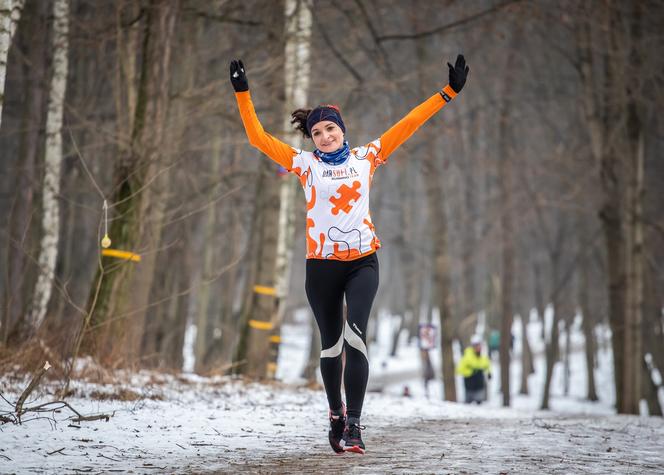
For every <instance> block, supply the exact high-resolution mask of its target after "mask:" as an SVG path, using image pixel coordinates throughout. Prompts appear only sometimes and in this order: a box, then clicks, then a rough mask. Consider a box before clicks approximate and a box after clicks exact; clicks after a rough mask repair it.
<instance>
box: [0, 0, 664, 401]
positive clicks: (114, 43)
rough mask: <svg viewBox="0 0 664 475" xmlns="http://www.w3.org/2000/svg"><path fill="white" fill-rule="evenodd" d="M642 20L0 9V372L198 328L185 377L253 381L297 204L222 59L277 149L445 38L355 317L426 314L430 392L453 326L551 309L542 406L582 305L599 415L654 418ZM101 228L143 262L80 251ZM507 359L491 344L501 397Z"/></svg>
mask: <svg viewBox="0 0 664 475" xmlns="http://www.w3.org/2000/svg"><path fill="white" fill-rule="evenodd" d="M663 32H664V8H663V6H662V4H661V2H657V1H654V0H638V1H632V2H623V1H618V0H601V1H600V0H569V1H563V2H550V1H538V0H532V1H525V0H524V1H517V0H511V1H510V0H503V1H488V0H486V1H485V0H475V1H473V2H462V1H458V0H457V1H453V0H449V1H437V2H431V1H429V0H427V1H425V0H411V1H399V0H330V1H327V2H319V1H317V0H313V1H311V0H309V1H304V0H288V1H286V0H284V1H258V0H256V1H253V0H244V1H239V0H238V1H235V0H215V1H207V0H117V1H92V0H25V1H23V0H2V1H1V2H0V87H1V88H2V89H1V90H0V106H1V109H0V110H1V113H2V115H1V122H0V164H1V168H0V170H1V175H0V210H1V213H2V214H1V215H0V216H1V217H2V219H1V220H0V230H1V231H2V232H1V233H0V255H1V260H0V262H3V263H4V265H3V266H2V272H0V289H1V294H0V302H2V307H1V309H2V310H1V312H0V313H1V315H2V320H1V325H0V361H1V362H2V363H3V364H10V363H14V362H17V361H18V362H21V363H23V364H25V365H26V367H28V366H29V365H30V364H34V362H36V361H38V360H40V359H41V358H42V357H43V354H44V353H46V354H49V355H55V362H56V363H57V362H58V361H59V362H60V363H58V364H57V366H56V367H57V369H58V371H60V374H61V375H63V376H66V375H67V374H68V372H69V371H70V369H71V365H72V361H73V359H72V357H73V356H75V355H78V356H82V355H89V356H92V357H93V358H94V359H95V360H96V361H98V362H99V363H100V364H102V365H105V366H108V367H118V366H129V367H135V368H137V367H154V368H161V369H172V370H178V369H180V368H182V364H183V361H182V348H183V345H184V338H185V332H186V331H187V328H188V327H191V326H192V325H194V326H195V328H196V338H195V344H194V349H195V356H196V367H195V370H196V371H197V372H200V373H212V372H229V371H234V372H238V373H243V374H247V375H250V376H254V377H265V376H269V375H271V374H273V373H274V362H275V361H276V354H277V352H278V349H279V344H280V331H279V329H280V324H281V323H282V322H283V321H288V320H289V319H291V318H292V314H293V311H294V310H295V309H297V308H299V307H303V306H306V305H307V304H306V298H305V296H304V291H303V289H304V286H303V273H304V259H303V256H304V253H305V251H304V249H305V245H304V244H305V224H306V223H305V207H304V200H303V197H302V192H301V191H300V189H299V183H297V180H295V178H294V177H292V176H285V177H284V176H280V175H279V174H278V172H277V170H276V168H275V166H274V164H273V163H271V162H270V161H269V160H267V159H266V158H265V157H263V156H261V155H260V154H259V153H258V152H256V151H255V150H253V149H252V148H251V147H250V146H249V145H248V143H247V140H246V136H245V133H244V130H243V128H242V124H241V121H240V119H239V115H238V112H237V107H236V105H235V99H234V96H233V92H232V88H231V87H230V84H229V83H228V63H229V61H230V59H232V58H242V59H243V60H244V63H245V65H246V66H247V70H248V76H249V81H250V87H251V91H252V98H253V100H254V103H255V104H256V107H257V111H258V114H259V117H260V118H261V121H262V123H263V124H264V126H265V128H266V129H267V130H268V131H270V132H271V133H273V134H274V135H276V136H278V137H280V138H282V139H284V140H286V141H288V142H289V143H292V144H294V145H297V141H298V140H299V138H298V137H297V135H295V134H294V133H293V131H292V130H289V127H288V121H287V117H288V112H289V111H291V110H293V109H294V108H296V106H297V107H301V106H303V105H307V106H309V107H313V106H315V105H316V104H318V103H336V104H339V105H340V107H341V110H342V113H343V115H344V120H345V122H346V123H347V124H348V139H349V141H350V143H351V144H355V145H360V144H364V143H367V142H369V141H370V140H373V139H375V138H377V137H378V136H379V135H380V134H381V133H382V132H384V131H385V130H386V129H387V128H388V127H389V126H390V125H392V124H393V123H394V122H396V121H397V120H398V119H400V118H401V117H402V116H403V115H405V114H406V113H407V112H408V111H409V110H410V108H412V107H414V106H415V105H417V104H418V103H419V102H421V101H422V100H424V99H426V98H427V97H429V96H430V95H431V94H433V93H435V91H436V90H437V89H439V88H441V87H442V86H444V85H445V84H446V82H447V67H446V66H445V62H446V61H452V60H453V59H454V57H455V56H456V54H457V53H459V52H462V53H464V54H465V55H466V58H467V60H468V62H469V64H470V67H471V72H470V77H469V81H468V83H467V85H466V88H465V89H464V91H463V92H462V94H461V95H460V96H459V98H458V99H457V100H456V101H455V102H454V103H453V104H452V105H451V106H450V107H448V108H446V109H445V110H444V111H443V112H441V113H440V114H438V115H437V116H435V117H434V118H432V119H431V120H430V121H429V123H427V124H426V125H425V126H424V127H423V128H422V129H421V130H420V131H419V132H418V133H417V134H416V135H415V136H413V138H412V139H411V140H410V141H408V142H407V143H406V144H405V145H404V146H403V147H402V149H401V150H399V152H398V153H396V154H395V155H394V156H393V157H392V158H391V159H390V163H389V164H388V166H386V167H384V168H381V169H380V171H379V172H378V174H377V176H376V185H377V186H375V189H374V193H373V197H372V209H373V220H374V222H375V223H376V227H377V232H378V234H379V236H380V237H381V240H382V242H383V249H381V250H380V251H379V252H380V260H381V268H382V277H381V281H382V282H381V286H380V289H379V294H378V297H377V299H376V303H375V305H374V307H375V308H374V317H375V318H378V316H379V315H381V314H386V313H389V314H392V315H400V316H401V326H400V328H399V329H398V332H397V334H396V335H395V347H394V352H396V351H398V348H397V346H396V341H397V337H398V335H399V334H402V332H406V333H407V334H408V335H409V338H411V339H412V338H416V336H417V325H418V323H420V322H422V321H436V323H437V324H438V325H439V326H440V328H441V332H440V336H441V345H442V349H443V351H442V352H441V355H442V361H441V362H440V363H441V364H440V366H441V367H442V372H443V379H444V386H445V397H446V398H447V399H454V397H455V396H454V394H455V390H454V378H453V359H452V358H453V353H452V343H453V342H454V341H455V340H458V341H460V342H462V343H463V344H465V343H466V342H467V341H468V338H469V336H470V334H471V333H472V332H473V330H474V328H475V325H476V323H477V321H478V319H479V318H485V319H486V324H487V325H486V328H487V330H489V329H496V330H499V331H500V332H501V334H502V335H503V336H505V335H508V334H509V333H510V329H511V327H512V324H513V321H515V320H514V317H519V318H518V321H520V322H521V324H522V325H524V328H525V323H526V321H527V319H529V318H530V316H531V312H532V314H533V316H536V318H540V319H543V320H544V315H545V313H546V311H547V309H548V312H550V313H549V314H550V315H551V316H552V319H550V320H546V330H545V331H546V334H547V339H546V341H547V348H546V360H547V365H546V370H547V377H546V387H545V391H544V398H543V401H542V407H544V408H546V407H548V397H549V393H550V387H549V386H550V383H551V377H552V374H553V370H554V367H555V364H556V363H557V362H561V361H562V362H565V361H568V358H567V356H568V355H569V352H570V351H571V344H570V341H569V335H570V332H569V331H567V332H565V334H566V335H567V337H568V339H567V341H559V340H560V338H559V336H560V331H561V329H569V328H570V327H571V326H572V325H574V324H575V318H576V316H577V315H578V316H581V317H582V318H581V325H582V328H583V331H584V334H585V336H586V344H585V352H586V361H587V366H588V368H593V367H594V364H595V355H596V351H597V348H596V344H595V336H594V329H595V328H596V326H597V325H599V324H602V323H604V324H607V325H609V326H610V329H611V333H612V348H613V355H614V358H613V361H614V369H615V384H616V395H617V398H616V399H617V400H616V404H617V408H618V410H619V411H620V412H625V413H638V411H639V401H640V400H641V399H646V400H647V401H648V404H649V410H650V412H651V414H652V413H657V414H661V408H660V407H659V403H658V402H657V396H656V387H655V386H654V383H653V382H652V379H651V377H650V375H649V373H648V370H647V367H646V364H645V360H644V356H645V355H647V354H649V355H651V356H652V358H653V362H654V365H655V366H656V367H658V368H660V369H664V344H663V343H664V339H663V336H662V334H663V331H662V330H663V326H664V320H663V317H662V303H663V299H662V297H663V295H662V289H664V286H663V285H662V284H663V282H662V279H663V277H664V269H663V267H662V262H664V260H663V259H662V258H663V255H662V254H663V253H664V251H663V250H662V249H664V246H662V244H663V238H664V212H663V211H662V210H664V206H662V205H663V204H664V203H663V201H664V196H663V195H662V193H661V192H660V191H659V190H661V189H662V187H663V186H664V163H662V160H661V159H659V157H660V155H661V153H662V149H663V145H664V143H663V138H664V135H663V126H662V120H661V118H660V116H659V114H658V113H657V112H658V111H659V109H660V108H661V107H662V105H664V97H663V93H664V87H663V77H662V71H664V67H663V66H664V64H663V62H664V60H663V59H662V55H661V53H660V52H661V50H662V46H664V45H663V43H664V33H663ZM302 146H304V147H305V148H307V147H310V146H311V144H310V143H303V144H302ZM105 202H106V204H107V209H104V203H105ZM106 215H107V216H108V220H107V221H106V219H105V216H106ZM107 231H108V235H109V237H110V238H111V240H112V245H111V248H113V249H119V250H124V251H131V252H133V253H135V254H136V255H140V259H141V260H140V262H136V261H132V260H126V259H118V258H117V257H111V256H105V255H102V253H101V250H102V248H101V246H100V242H101V240H102V237H103V236H104V235H105V234H106V232H107ZM257 286H258V287H257ZM261 289H276V290H274V291H271V292H266V291H262V290H261ZM373 326H374V327H375V325H373ZM523 333H524V334H525V332H523ZM315 340H316V332H313V337H312V350H311V355H312V356H311V360H312V362H313V364H312V365H310V371H309V376H310V377H311V375H312V374H314V373H313V371H311V368H314V369H315V364H316V360H317V354H318V350H317V349H316V348H317V343H316V341H315ZM525 343H527V341H526V342H525ZM521 357H522V358H523V364H524V368H529V367H530V368H532V361H531V359H532V355H531V354H530V351H529V349H528V347H527V344H526V345H525V347H524V351H522V352H521ZM49 358H50V359H51V360H53V359H54V358H53V356H50V357H49ZM509 359H510V348H509V338H506V337H503V338H501V349H500V360H501V362H502V365H501V387H502V388H503V403H504V404H505V405H509V403H510V398H509V395H510V386H509V378H508V376H509V365H508V364H507V362H508V361H509ZM52 362H53V361H52ZM270 363H272V364H270ZM527 376H528V371H525V370H524V371H523V377H522V381H521V387H520V391H522V392H527V391H528V387H527V382H528V381H527ZM588 397H589V398H591V399H593V398H596V397H597V395H596V391H595V388H594V381H593V378H592V371H589V378H588Z"/></svg>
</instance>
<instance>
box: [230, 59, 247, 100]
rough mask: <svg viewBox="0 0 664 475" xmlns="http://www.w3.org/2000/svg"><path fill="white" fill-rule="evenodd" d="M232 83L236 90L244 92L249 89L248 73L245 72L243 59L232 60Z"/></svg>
mask: <svg viewBox="0 0 664 475" xmlns="http://www.w3.org/2000/svg"><path fill="white" fill-rule="evenodd" d="M231 84H233V89H235V92H244V91H248V90H249V83H248V82H247V75H246V73H245V72H244V64H242V60H241V59H237V60H236V59H234V60H233V61H231Z"/></svg>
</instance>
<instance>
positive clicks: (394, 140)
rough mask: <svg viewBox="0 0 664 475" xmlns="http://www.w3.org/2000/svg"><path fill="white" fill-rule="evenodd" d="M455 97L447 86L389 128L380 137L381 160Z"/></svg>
mask: <svg viewBox="0 0 664 475" xmlns="http://www.w3.org/2000/svg"><path fill="white" fill-rule="evenodd" d="M456 95H457V93H456V92H454V89H452V88H451V87H450V86H449V84H448V85H447V86H445V87H444V88H443V90H442V93H441V92H437V93H436V94H435V95H433V96H431V97H430V98H429V99H427V100H426V101H424V102H423V103H422V104H420V105H419V106H417V107H416V108H415V109H413V110H412V111H410V112H409V113H408V115H406V117H404V118H403V119H401V120H400V121H399V122H397V123H396V124H394V125H393V126H392V127H390V129H389V130H388V131H387V132H385V133H384V134H383V135H381V136H380V156H381V159H382V160H387V157H389V156H390V155H391V154H392V152H394V151H395V150H396V149H397V148H399V146H400V145H401V144H402V143H404V142H405V141H406V140H408V139H409V138H410V136H411V135H413V133H414V132H415V131H416V130H417V129H419V127H420V126H421V125H422V124H424V123H425V122H426V121H427V120H429V119H430V118H431V116H433V115H434V114H435V113H436V112H438V111H439V110H440V109H442V108H443V107H444V106H445V105H446V104H447V103H448V102H449V101H451V100H452V99H454V97H455V96H456Z"/></svg>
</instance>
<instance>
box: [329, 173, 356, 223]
mask: <svg viewBox="0 0 664 475" xmlns="http://www.w3.org/2000/svg"><path fill="white" fill-rule="evenodd" d="M360 186H361V183H360V182H359V181H354V182H353V187H352V188H350V187H349V186H348V185H346V184H343V185H341V186H340V187H339V188H337V193H339V195H340V196H339V198H337V197H336V196H331V197H330V202H331V203H332V204H333V205H334V208H332V214H333V215H335V216H336V215H338V214H339V211H343V212H344V213H346V214H348V213H350V210H351V209H353V205H351V204H350V202H351V201H357V200H358V199H359V198H360V197H361V196H362V195H361V194H360V193H359V192H358V191H357V190H359V189H360Z"/></svg>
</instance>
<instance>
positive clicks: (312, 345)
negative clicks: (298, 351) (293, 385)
mask: <svg viewBox="0 0 664 475" xmlns="http://www.w3.org/2000/svg"><path fill="white" fill-rule="evenodd" d="M310 321H311V338H310V340H309V356H307V362H306V364H305V366H304V370H303V371H302V377H303V378H304V379H306V380H307V383H308V384H309V385H312V384H313V383H315V382H316V377H317V375H318V371H317V369H318V365H319V363H320V352H321V343H320V333H319V331H318V326H317V325H316V321H315V320H314V318H313V316H312V317H311V319H310Z"/></svg>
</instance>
